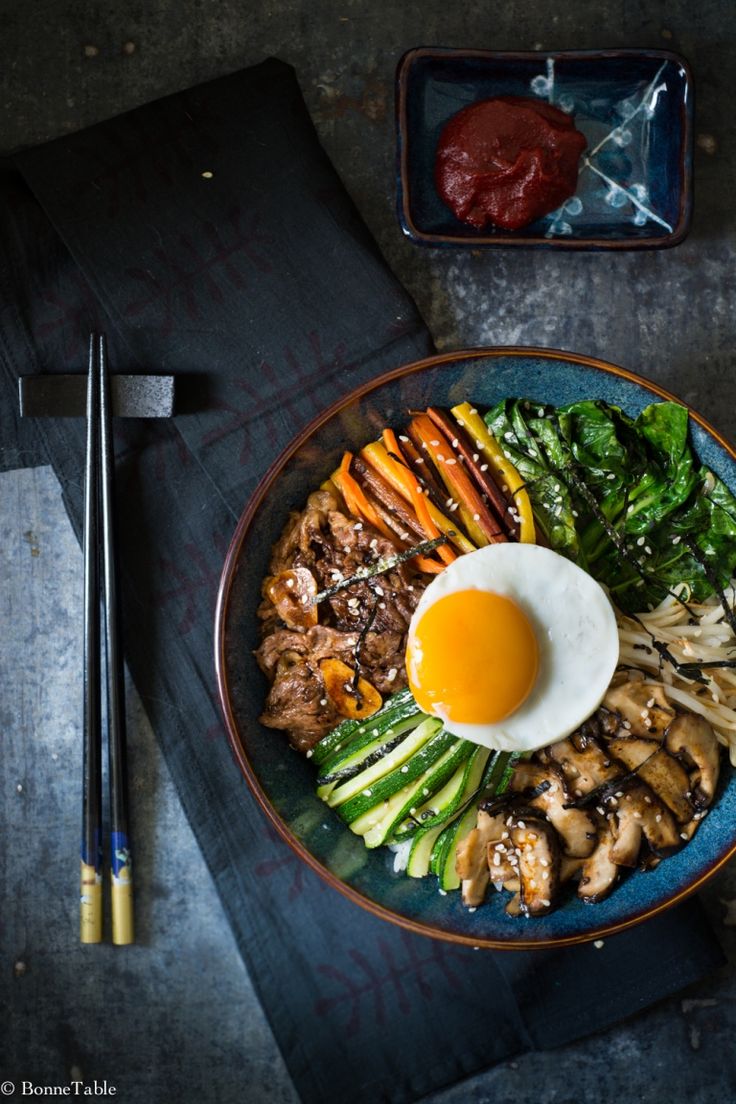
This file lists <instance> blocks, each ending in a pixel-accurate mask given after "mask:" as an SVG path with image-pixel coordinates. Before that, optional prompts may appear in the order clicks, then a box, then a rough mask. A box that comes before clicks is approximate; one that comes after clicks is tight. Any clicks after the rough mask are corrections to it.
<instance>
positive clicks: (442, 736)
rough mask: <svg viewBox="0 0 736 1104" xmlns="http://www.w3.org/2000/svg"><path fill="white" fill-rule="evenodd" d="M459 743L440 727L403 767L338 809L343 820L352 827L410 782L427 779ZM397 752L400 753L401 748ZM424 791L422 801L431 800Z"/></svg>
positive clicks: (428, 790) (385, 776) (428, 791)
mask: <svg viewBox="0 0 736 1104" xmlns="http://www.w3.org/2000/svg"><path fill="white" fill-rule="evenodd" d="M422 723H423V724H426V723H427V722H426V721H423V722H422ZM456 743H457V736H453V735H452V734H451V733H450V732H445V731H444V729H443V728H442V726H441V724H440V727H439V728H438V729H437V730H436V731H435V732H434V734H433V735H432V736H431V737H430V739H429V740H427V742H426V743H425V744H423V746H422V747H420V748H419V750H418V751H415V752H414V753H413V754H412V755H411V756H410V757H409V758H408V759H407V760H406V761H405V762H404V763H403V765H400V766H398V767H396V768H395V769H394V770H392V771H389V772H388V773H387V774H384V775H383V777H381V778H379V779H378V781H377V782H374V783H373V784H372V785H370V786H368V787H367V789H363V790H360V792H359V793H358V794H357V795H356V796H355V797H353V798H351V799H350V800H349V801H345V802H343V804H342V805H341V806H340V808H339V809H338V813H339V815H340V817H341V818H342V819H343V820H344V821H346V822H347V823H348V824H350V823H352V821H354V820H355V819H356V818H357V817H360V816H362V815H363V813H367V812H368V810H369V809H373V808H374V807H375V806H376V805H379V804H380V803H381V802H382V801H386V800H387V799H388V798H390V797H393V795H394V794H395V793H397V792H398V791H399V790H402V789H404V787H405V786H406V784H407V783H408V782H415V781H416V780H417V779H421V778H422V777H423V776H424V775H426V774H427V773H428V772H429V771H430V770H431V769H432V767H433V766H434V765H435V763H436V762H437V760H438V759H440V758H441V757H442V756H443V755H444V754H445V752H446V751H447V750H448V749H449V748H451V747H452V746H453V745H454V744H456ZM396 750H397V751H398V747H397V749H396ZM390 754H391V752H387V753H386V755H385V756H383V758H384V759H385V758H388V756H389V755H390ZM374 765H378V761H376V763H375V764H373V763H372V764H371V765H370V767H372V766H374ZM370 767H368V768H366V770H365V771H364V772H363V774H362V775H361V777H363V776H364V775H366V774H368V771H369V769H370ZM425 789H426V791H427V792H426V794H425V795H423V796H422V797H421V798H420V800H424V797H426V796H429V794H430V793H431V792H432V791H431V790H430V789H429V788H427V787H426V786H425Z"/></svg>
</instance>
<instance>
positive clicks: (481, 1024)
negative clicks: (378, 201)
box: [0, 61, 722, 1104]
mask: <svg viewBox="0 0 736 1104" xmlns="http://www.w3.org/2000/svg"><path fill="white" fill-rule="evenodd" d="M0 199H1V202H0V243H1V248H2V256H1V257H0V282H1V284H0V296H1V299H0V361H1V366H2V376H1V378H0V384H1V386H2V389H3V390H2V406H1V408H0V416H1V418H2V422H1V423H0V431H1V432H2V439H1V444H2V464H3V466H4V467H5V468H10V467H14V466H21V465H28V464H39V463H51V464H52V465H53V467H54V470H55V471H56V473H57V475H58V477H59V479H60V481H61V485H62V488H63V495H64V502H65V505H66V508H67V510H68V512H69V516H70V518H71V520H72V523H73V525H74V527H75V530H76V532H77V533H79V532H80V524H81V514H82V487H81V473H82V470H83V449H84V427H83V425H82V424H81V423H80V422H79V421H77V420H71V421H64V420H58V421H57V420H46V421H40V420H39V421H35V422H34V423H33V424H29V423H25V422H24V423H21V422H20V421H19V420H18V418H17V399H16V394H17V383H16V381H17V376H18V374H20V373H29V372H34V371H35V372H58V371H69V370H71V369H74V368H78V369H80V370H83V367H84V357H85V346H86V337H87V333H88V331H89V330H90V329H91V328H100V329H104V330H105V331H107V333H108V335H109V339H110V355H111V363H112V364H113V365H114V367H115V370H117V371H130V372H135V371H144V370H149V371H156V372H166V371H171V372H175V373H176V374H177V376H179V377H180V378H181V377H184V399H185V402H188V403H189V411H188V412H187V411H186V410H185V411H184V412H183V413H181V414H180V415H179V416H178V417H177V418H176V419H174V420H171V421H168V422H159V423H154V422H146V423H144V422H133V421H131V422H122V421H120V422H118V423H117V426H116V448H117V456H118V491H119V497H120V506H121V524H120V530H121V535H122V548H121V553H122V563H123V565H124V597H125V622H126V623H125V632H126V640H127V661H128V664H129V668H130V671H131V673H132V676H133V679H134V681H135V683H136V686H137V688H138V690H139V692H140V695H141V698H142V700H143V702H144V704H145V707H146V710H147V712H148V715H149V717H150V720H151V722H152V724H153V726H154V729H155V731H156V733H157V735H158V738H159V740H160V742H161V746H162V748H163V752H164V754H165V756H166V760H167V762H168V765H169V768H170V770H171V773H172V776H173V778H174V781H175V783H176V786H177V789H178V792H179V795H180V797H181V800H182V803H183V805H184V808H185V810H186V813H187V815H188V817H189V820H190V822H191V824H192V827H193V829H194V831H195V833H196V836H197V838H198V840H199V843H200V845H201V847H202V850H203V852H204V855H205V858H206V860H207V863H208V865H209V868H210V870H211V872H212V875H213V878H214V881H215V884H216V886H217V889H218V891H219V893H220V895H221V898H222V903H223V907H224V908H225V910H226V912H227V915H228V918H229V920H230V923H231V925H232V927H233V931H234V933H235V937H236V939H237V942H238V945H239V947H240V950H241V953H242V955H243V958H244V960H245V962H246V963H247V966H248V969H249V971H250V974H251V977H252V979H253V981H254V984H255V986H256V989H257V991H258V994H259V996H260V999H261V1001H262V1004H263V1007H264V1009H265V1012H266V1014H267V1016H268V1018H269V1021H270V1023H271V1026H272V1028H273V1031H274V1033H275V1036H276V1039H277V1041H278V1044H279V1046H280V1048H281V1051H282V1053H283V1055H284V1058H285V1059H286V1063H287V1065H288V1068H289V1070H290V1073H291V1076H292V1077H293V1079H294V1082H295V1084H296V1087H297V1089H298V1091H299V1093H300V1095H301V1097H302V1099H303V1100H304V1101H305V1102H317V1101H319V1102H321V1104H329V1102H332V1101H343V1100H347V1099H350V1100H352V1101H353V1104H363V1102H368V1101H372V1102H373V1101H391V1102H399V1101H410V1100H416V1099H417V1098H419V1097H421V1096H423V1095H424V1094H426V1093H429V1092H431V1091H432V1090H435V1089H437V1088H439V1087H441V1086H443V1085H448V1084H450V1083H452V1082H454V1081H456V1080H457V1079H459V1078H462V1077H465V1076H467V1075H469V1074H472V1073H475V1072H477V1071H478V1070H480V1069H482V1068H484V1067H487V1066H489V1065H491V1064H493V1063H495V1062H498V1061H500V1060H502V1059H504V1058H507V1057H510V1056H512V1055H514V1054H517V1053H519V1052H521V1051H524V1050H527V1049H529V1048H534V1047H536V1048H547V1047H552V1046H557V1045H560V1044H563V1043H566V1042H569V1041H570V1040H572V1039H575V1038H579V1037H580V1036H583V1035H587V1034H589V1033H590V1032H593V1031H597V1030H600V1029H602V1028H605V1027H607V1026H609V1025H610V1024H613V1023H615V1022H616V1021H617V1020H619V1019H621V1018H622V1017H624V1016H626V1015H629V1014H631V1013H633V1012H635V1011H637V1010H638V1009H641V1008H644V1007H645V1006H647V1005H649V1004H651V1003H652V1002H654V1001H656V1000H658V999H660V998H662V997H664V996H666V995H668V994H670V993H673V992H675V991H676V990H678V989H680V988H681V987H683V986H685V985H686V984H688V983H689V982H692V981H694V980H695V979H697V978H699V977H701V976H703V974H705V973H706V972H708V971H710V970H712V969H713V968H714V967H715V966H717V965H719V964H720V963H721V961H722V955H721V952H720V949H719V948H718V946H717V944H716V942H715V940H714V938H713V936H712V934H711V932H710V930H709V928H708V925H707V923H706V921H705V919H704V915H703V913H702V910H701V908H700V906H699V904H698V903H697V902H696V901H691V902H689V903H687V904H684V905H682V906H680V907H678V908H677V909H673V910H671V911H669V912H668V913H666V914H665V915H663V916H661V917H659V918H657V919H655V920H651V921H649V922H648V923H646V924H644V925H643V926H641V927H639V928H637V929H635V930H632V931H629V932H626V933H623V934H621V935H618V936H616V937H614V938H610V939H607V940H606V941H605V944H604V946H603V947H602V948H601V949H597V948H595V947H594V946H592V945H590V944H587V945H583V946H580V947H576V948H572V949H569V950H561V951H556V952H526V953H516V954H493V953H489V952H485V951H479V952H474V951H473V950H472V949H469V948H463V947H459V946H457V947H456V946H452V945H449V944H446V943H442V942H439V941H433V940H430V939H427V938H424V937H421V936H415V935H410V934H408V933H407V932H404V931H402V930H400V929H398V928H395V927H393V926H391V925H389V924H387V923H384V922H383V921H381V920H378V919H376V918H375V917H373V916H371V915H369V914H367V913H365V912H363V911H362V910H361V909H359V908H357V907H356V906H354V905H352V904H351V903H349V902H348V901H347V900H345V899H344V898H343V897H342V896H341V895H339V894H338V893H336V892H334V891H333V890H332V889H330V888H328V887H327V886H326V885H325V884H323V883H322V881H321V880H320V879H319V878H318V877H317V876H316V875H314V874H313V873H312V872H311V871H309V870H308V869H307V868H306V867H305V866H304V865H303V864H301V862H300V860H299V859H298V858H296V856H295V855H293V854H292V852H291V851H290V850H289V849H288V848H287V847H286V846H285V845H284V844H283V843H281V842H280V840H279V839H278V838H277V837H276V836H275V835H274V834H273V832H272V831H271V830H269V828H268V827H267V826H266V823H265V821H264V820H263V818H262V815H261V814H260V812H259V811H258V809H257V807H256V804H255V802H254V801H253V800H252V798H251V796H250V794H249V791H248V790H247V788H246V786H245V783H244V782H243V781H242V779H241V777H240V774H239V772H238V770H237V768H236V767H235V765H234V763H233V760H232V758H231V754H230V751H229V747H228V744H227V742H226V740H225V737H224V734H223V732H222V728H221V724H220V720H219V717H218V713H217V708H216V704H215V695H214V677H213V670H212V658H211V657H212V650H213V649H212V643H213V642H212V621H213V607H214V600H215V593H216V587H217V582H218V578H219V572H220V567H221V563H222V559H223V556H224V553H225V550H226V547H227V543H228V540H229V537H230V535H231V533H232V530H233V528H234V525H235V522H236V520H237V518H238V516H239V514H240V512H241V510H242V508H243V506H244V505H245V502H246V500H247V498H248V495H249V493H250V492H251V490H252V489H253V487H254V485H255V483H256V482H257V480H258V478H259V476H260V475H261V474H262V473H263V471H264V470H265V468H266V467H267V465H268V464H269V463H270V462H271V461H272V460H273V459H274V458H275V457H276V456H277V454H278V452H279V451H280V450H281V449H282V447H283V446H284V445H286V444H287V442H288V441H289V440H290V439H291V438H292V437H293V435H294V434H295V433H296V432H297V430H298V429H299V428H300V427H301V426H302V425H303V424H304V423H305V422H306V421H307V420H309V419H310V418H311V417H312V416H313V415H314V414H315V413H316V412H317V411H319V410H320V409H322V408H324V407H325V406H326V405H327V404H328V403H330V402H332V401H333V400H334V399H335V398H336V397H338V396H339V395H341V394H343V393H344V392H345V391H346V390H348V389H349V388H351V387H353V386H355V385H356V384H358V383H359V382H361V381H363V380H366V379H369V378H371V377H373V376H375V375H377V374H378V373H379V372H381V371H383V370H385V369H387V368H390V367H394V366H396V365H398V364H400V363H402V362H403V361H406V360H410V359H415V358H417V357H419V356H421V355H423V354H426V353H428V352H430V351H431V341H430V338H429V336H428V334H427V331H426V329H425V327H424V325H423V323H422V321H421V319H420V318H419V317H418V315H417V313H416V310H415V308H414V306H413V304H412V302H411V301H410V299H409V298H408V296H407V295H406V294H405V293H404V292H403V290H402V289H401V287H400V286H399V285H398V284H397V282H396V280H395V279H394V278H393V276H392V275H391V273H390V272H389V270H388V269H387V267H386V265H385V264H384V262H383V261H382V259H381V257H380V256H379V254H378V253H377V251H376V248H375V245H374V243H373V242H372V240H371V238H370V236H369V234H368V233H367V231H366V228H365V226H364V225H363V224H362V222H361V221H360V218H359V217H358V215H357V213H356V211H355V209H354V207H353V206H352V204H351V202H350V200H349V199H348V197H347V195H346V193H345V191H344V189H343V187H342V185H341V183H340V180H339V179H338V177H337V176H336V174H335V172H334V170H333V168H332V166H331V165H330V163H329V161H328V159H327V158H326V156H325V154H324V153H323V151H322V150H321V148H320V146H319V144H318V141H317V138H316V135H315V133H314V130H313V128H312V125H311V122H310V119H309V116H308V114H307V112H306V109H305V106H304V103H303V101H302V98H301V95H300V92H299V88H298V85H297V82H296V80H295V77H294V73H293V71H292V70H291V69H290V68H289V67H288V66H286V65H283V64H282V63H280V62H278V61H268V62H264V63H263V64H262V65H260V66H256V67H255V68H253V69H250V70H246V71H244V72H240V73H236V74H234V75H232V76H228V77H225V78H222V79H221V80H216V81H213V82H211V83H210V84H207V85H204V86H202V87H200V88H196V89H194V90H191V91H189V92H185V93H181V94H179V95H175V96H171V97H169V98H167V99H164V100H161V101H159V102H157V103H154V104H151V105H149V106H147V107H144V108H141V109H138V110H136V111H132V112H130V113H129V114H127V115H124V116H121V117H120V118H117V119H113V120H111V121H110V122H106V123H103V124H101V125H99V126H95V127H93V128H91V129H89V130H87V131H84V132H82V133H80V134H76V135H73V136H71V137H68V138H64V139H61V140H58V141H55V142H52V143H50V144H48V145H45V146H42V147H40V148H36V149H31V150H27V151H25V152H22V153H19V154H17V155H16V156H15V157H13V158H10V159H7V160H6V162H5V163H4V164H3V165H2V168H1V170H0ZM166 861H169V862H175V856H167V857H166ZM141 891H142V892H145V891H146V887H145V886H142V887H141ZM72 937H73V936H72V933H70V938H72ZM122 1030H124V1029H122ZM121 1043H122V1040H121ZM192 1045H193V1046H195V1045H196V1040H192ZM118 1049H119V1048H118Z"/></svg>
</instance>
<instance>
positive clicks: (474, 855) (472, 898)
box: [455, 809, 504, 908]
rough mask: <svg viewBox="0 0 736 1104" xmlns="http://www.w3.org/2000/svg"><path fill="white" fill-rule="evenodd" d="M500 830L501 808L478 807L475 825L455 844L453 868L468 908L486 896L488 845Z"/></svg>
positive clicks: (495, 838)
mask: <svg viewBox="0 0 736 1104" xmlns="http://www.w3.org/2000/svg"><path fill="white" fill-rule="evenodd" d="M503 831H504V814H503V812H498V813H492V812H488V811H487V810H485V809H479V810H478V819H477V821H476V826H475V828H471V830H470V831H469V832H468V834H467V836H466V837H465V839H464V840H461V841H460V843H459V844H458V846H457V852H456V855H455V870H456V872H457V875H458V877H459V878H460V879H461V882H462V895H463V904H464V905H468V906H469V907H470V908H476V907H477V906H478V905H482V904H483V901H484V900H485V896H486V891H487V889H488V883H489V881H490V872H489V870H488V845H489V843H492V842H496V841H498V840H500V838H501V833H502V832H503Z"/></svg>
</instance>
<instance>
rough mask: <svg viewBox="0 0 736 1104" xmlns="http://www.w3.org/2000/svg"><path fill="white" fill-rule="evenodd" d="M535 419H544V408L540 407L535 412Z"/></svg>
mask: <svg viewBox="0 0 736 1104" xmlns="http://www.w3.org/2000/svg"><path fill="white" fill-rule="evenodd" d="M537 417H538V418H543V417H544V407H543V406H540V408H539V410H538V411H537Z"/></svg>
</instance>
